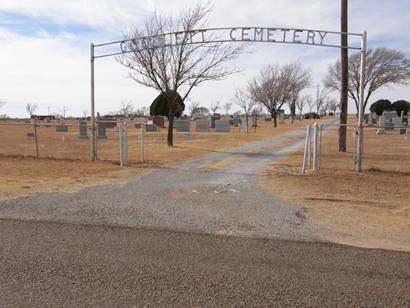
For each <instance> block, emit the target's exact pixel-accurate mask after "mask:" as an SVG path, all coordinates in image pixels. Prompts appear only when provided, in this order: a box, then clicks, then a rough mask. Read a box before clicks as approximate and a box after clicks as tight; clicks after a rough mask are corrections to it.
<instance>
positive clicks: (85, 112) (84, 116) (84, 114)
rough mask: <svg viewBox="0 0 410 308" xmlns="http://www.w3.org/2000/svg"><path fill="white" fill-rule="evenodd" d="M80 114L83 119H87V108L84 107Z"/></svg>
mask: <svg viewBox="0 0 410 308" xmlns="http://www.w3.org/2000/svg"><path fill="white" fill-rule="evenodd" d="M82 115H83V118H84V119H85V120H87V117H88V110H86V109H84V110H83V112H82Z"/></svg>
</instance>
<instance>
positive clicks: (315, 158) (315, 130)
mask: <svg viewBox="0 0 410 308" xmlns="http://www.w3.org/2000/svg"><path fill="white" fill-rule="evenodd" d="M317 170H318V124H317V122H316V123H315V124H314V126H313V171H314V172H317Z"/></svg>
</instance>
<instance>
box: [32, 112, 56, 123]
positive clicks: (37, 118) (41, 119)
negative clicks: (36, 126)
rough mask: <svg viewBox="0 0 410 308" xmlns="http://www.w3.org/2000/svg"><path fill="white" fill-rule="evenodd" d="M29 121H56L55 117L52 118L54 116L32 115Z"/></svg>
mask: <svg viewBox="0 0 410 308" xmlns="http://www.w3.org/2000/svg"><path fill="white" fill-rule="evenodd" d="M31 119H36V120H38V121H45V120H47V119H48V120H50V121H52V120H55V119H56V116H54V115H38V114H34V115H32V116H31Z"/></svg>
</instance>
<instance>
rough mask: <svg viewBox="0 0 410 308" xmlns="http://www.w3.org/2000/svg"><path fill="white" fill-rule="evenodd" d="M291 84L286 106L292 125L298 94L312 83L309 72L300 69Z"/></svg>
mask: <svg viewBox="0 0 410 308" xmlns="http://www.w3.org/2000/svg"><path fill="white" fill-rule="evenodd" d="M292 82H293V86H292V93H291V95H290V99H289V101H288V105H289V110H290V116H291V122H292V124H293V118H294V117H295V114H296V103H297V101H298V100H299V96H300V92H302V90H303V89H305V88H306V87H308V86H310V84H311V82H312V81H311V76H310V72H308V71H306V70H303V69H302V70H301V71H299V72H298V73H297V74H296V76H295V78H294V80H293V81H292Z"/></svg>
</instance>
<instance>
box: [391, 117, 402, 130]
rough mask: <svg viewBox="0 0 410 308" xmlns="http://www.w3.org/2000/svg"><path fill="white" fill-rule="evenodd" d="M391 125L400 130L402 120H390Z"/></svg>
mask: <svg viewBox="0 0 410 308" xmlns="http://www.w3.org/2000/svg"><path fill="white" fill-rule="evenodd" d="M392 123H393V125H394V128H400V127H402V126H403V120H402V118H401V117H395V118H392Z"/></svg>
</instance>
